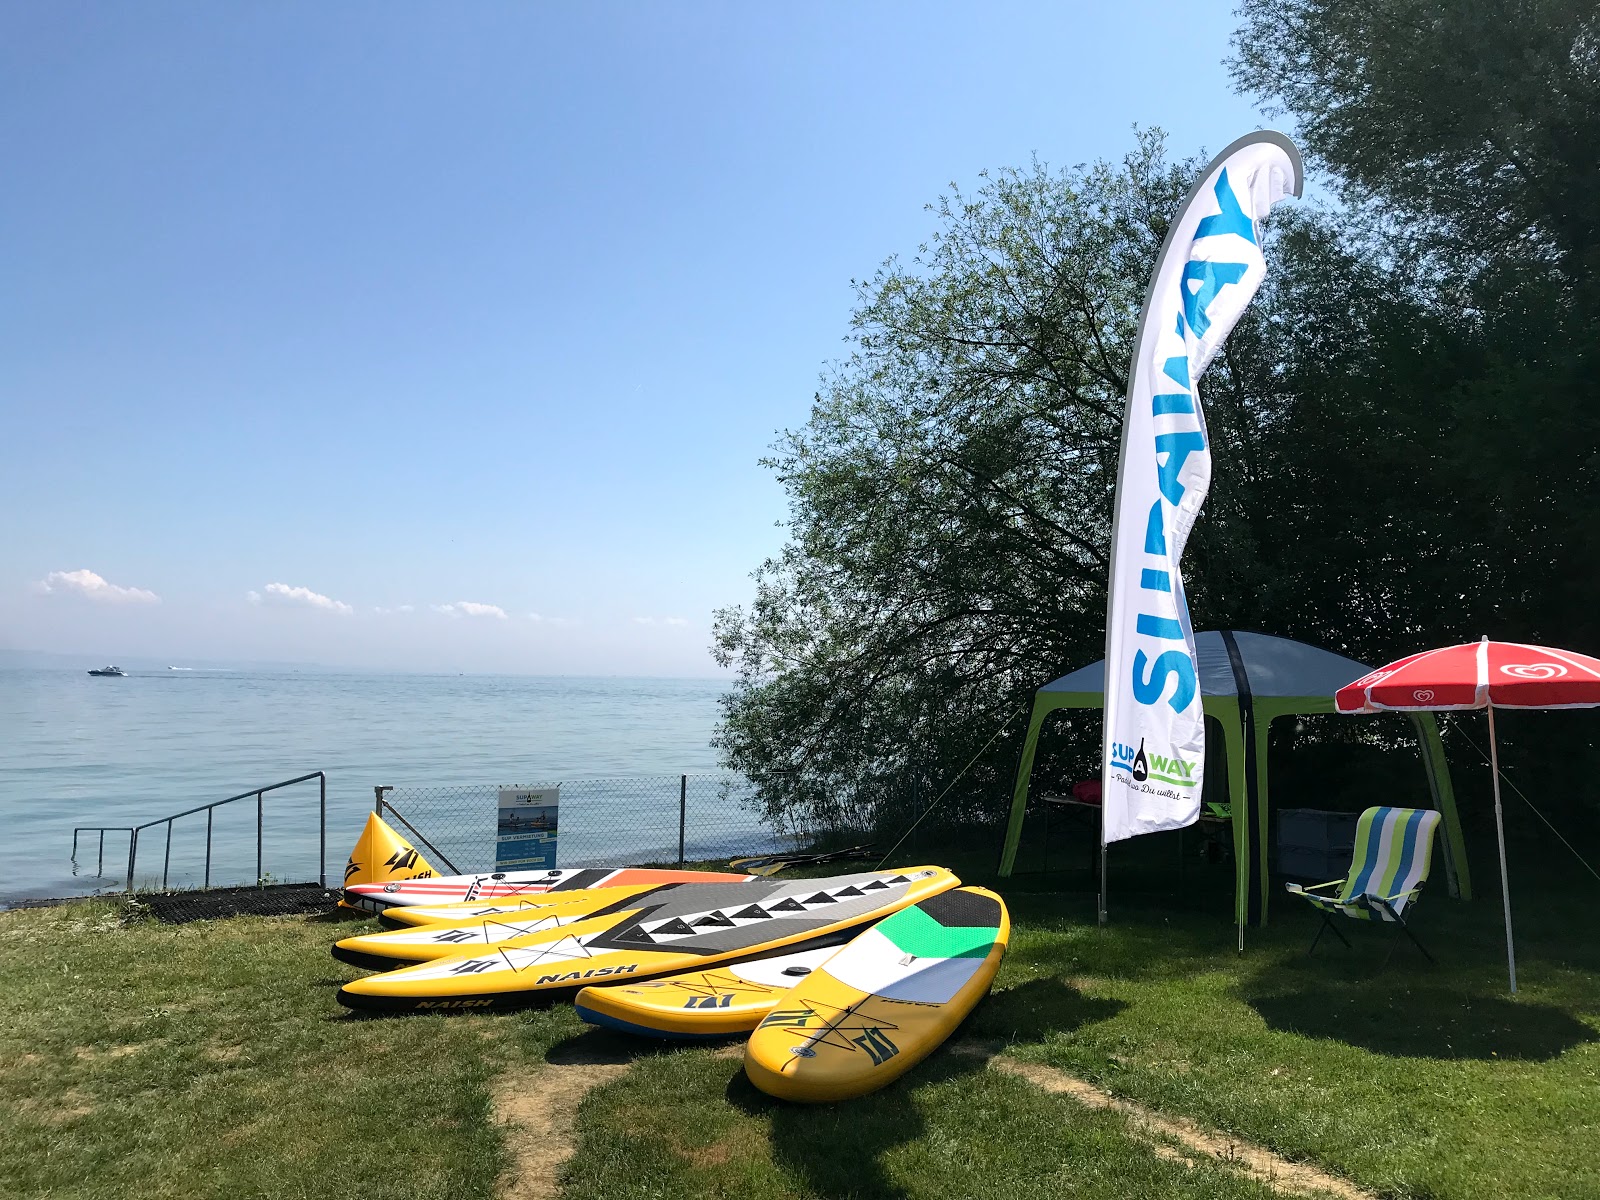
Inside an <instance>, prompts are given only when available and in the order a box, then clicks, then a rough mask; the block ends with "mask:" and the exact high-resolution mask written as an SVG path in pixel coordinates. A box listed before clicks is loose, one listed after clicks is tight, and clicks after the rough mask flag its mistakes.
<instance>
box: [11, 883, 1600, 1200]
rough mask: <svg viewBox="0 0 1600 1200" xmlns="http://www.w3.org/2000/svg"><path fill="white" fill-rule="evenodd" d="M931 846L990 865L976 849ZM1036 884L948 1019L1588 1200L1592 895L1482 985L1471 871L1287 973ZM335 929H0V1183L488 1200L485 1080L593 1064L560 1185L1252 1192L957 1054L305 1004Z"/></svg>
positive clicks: (1599, 1138) (1173, 1112)
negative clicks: (760, 1074) (594, 1081)
mask: <svg viewBox="0 0 1600 1200" xmlns="http://www.w3.org/2000/svg"><path fill="white" fill-rule="evenodd" d="M940 860H941V861H947V862H948V863H949V865H950V866H952V867H953V868H955V869H956V870H957V871H958V872H960V873H961V874H962V875H963V877H964V878H967V879H968V880H969V881H970V882H986V881H987V880H988V875H989V872H988V870H987V869H986V867H987V861H989V857H988V855H987V854H985V856H984V861H982V862H980V861H976V860H975V861H970V862H969V861H963V860H962V859H961V858H959V857H958V858H956V859H954V860H951V859H950V856H948V855H946V856H941V858H940ZM907 861H908V862H909V861H910V860H909V859H908V860H907ZM1060 882H1061V877H1060V876H1054V877H1046V876H1041V875H1034V876H1021V877H1019V878H1017V879H1015V880H1009V881H1005V884H1004V885H1003V886H1002V887H1001V889H1000V890H1001V891H1002V892H1003V894H1005V895H1006V897H1007V899H1008V901H1009V902H1010V905H1011V910H1012V917H1013V921H1014V925H1015V928H1014V935H1013V942H1012V952H1011V954H1010V955H1009V956H1008V957H1007V960H1006V963H1005V965H1004V967H1003V969H1002V972H1001V975H1000V979H999V982H998V984H997V989H996V993H995V995H994V996H992V997H991V998H990V1000H989V1001H987V1002H986V1003H985V1004H984V1005H983V1006H982V1007H980V1009H979V1010H978V1012H977V1013H976V1014H975V1016H974V1017H973V1019H972V1020H971V1021H970V1022H969V1023H968V1025H967V1027H966V1028H964V1029H963V1030H962V1031H961V1033H960V1034H959V1035H958V1037H959V1038H962V1039H965V1040H966V1041H968V1042H971V1041H974V1040H981V1041H983V1042H988V1043H995V1042H998V1043H1005V1044H1006V1046H1007V1048H1008V1049H1007V1053H1008V1054H1009V1055H1010V1057H1011V1058H1013V1059H1022V1060H1025V1061H1027V1062H1036V1063H1040V1064H1046V1065H1048V1066H1050V1067H1054V1068H1059V1069H1060V1070H1063V1071H1066V1072H1068V1073H1070V1074H1071V1075H1073V1076H1076V1077H1077V1078H1079V1079H1083V1080H1087V1081H1089V1082H1091V1083H1094V1084H1096V1085H1098V1086H1099V1087H1101V1088H1103V1089H1104V1090H1106V1091H1108V1092H1111V1093H1114V1094H1116V1095H1118V1096H1121V1097H1125V1098H1128V1099H1130V1100H1133V1101H1136V1102H1138V1103H1140V1104H1142V1105H1144V1106H1145V1107H1146V1108H1149V1109H1152V1110H1155V1111H1157V1112H1159V1113H1161V1114H1164V1115H1168V1116H1174V1117H1186V1118H1190V1119H1192V1120H1193V1121H1195V1122H1197V1123H1199V1124H1200V1125H1202V1126H1204V1127H1206V1128H1207V1129H1210V1130H1214V1131H1219V1132H1224V1133H1231V1134H1236V1135H1238V1136H1240V1137H1243V1138H1245V1139H1248V1140H1250V1141H1253V1142H1255V1143H1257V1144H1259V1145H1262V1146H1266V1147H1268V1148H1270V1149H1272V1150H1275V1151H1277V1152H1279V1153H1280V1154H1283V1155H1285V1156H1287V1157H1289V1158H1292V1159H1297V1160H1305V1161H1307V1162H1310V1163H1315V1164H1317V1165H1320V1166H1321V1167H1323V1168H1325V1169H1327V1170H1330V1171H1332V1172H1334V1173H1336V1174H1338V1175H1341V1176H1343V1177H1345V1178H1347V1179H1349V1180H1350V1181H1352V1182H1354V1183H1355V1184H1357V1185H1359V1186H1361V1187H1363V1188H1365V1189H1367V1190H1369V1191H1370V1192H1373V1193H1375V1194H1378V1195H1382V1196H1392V1197H1405V1198H1413V1197H1414V1198H1418V1200H1421V1198H1428V1200H1445V1198H1460V1200H1477V1198H1478V1197H1484V1196H1496V1197H1528V1198H1530V1200H1531V1198H1533V1197H1541V1198H1542V1197H1573V1198H1578V1197H1594V1196H1597V1195H1600V946H1597V943H1596V939H1595V938H1594V936H1593V934H1592V927H1593V926H1592V920H1591V919H1590V918H1591V914H1592V910H1593V904H1592V899H1593V897H1592V896H1585V895H1584V894H1582V893H1581V892H1576V891H1574V892H1571V893H1564V892H1561V891H1542V892H1541V891H1539V890H1538V888H1537V887H1536V886H1530V887H1529V888H1528V889H1526V890H1525V891H1524V892H1523V893H1522V894H1521V895H1520V896H1519V912H1518V920H1519V924H1518V933H1519V941H1518V950H1519V966H1520V968H1521V971H1520V980H1519V982H1520V983H1521V985H1522V993H1521V994H1520V995H1519V996H1518V997H1517V998H1516V999H1515V1000H1512V999H1511V998H1509V997H1508V996H1506V995H1505V990H1504V989H1505V981H1504V976H1503V965H1504V964H1503V961H1502V960H1501V959H1500V958H1499V957H1498V955H1499V954H1500V952H1501V950H1502V947H1501V946H1500V943H1499V941H1498V936H1499V926H1498V918H1499V909H1498V904H1497V903H1496V900H1495V897H1494V892H1493V886H1492V884H1491V885H1490V887H1489V889H1488V893H1489V894H1488V898H1486V899H1482V900H1479V901H1476V902H1474V903H1472V904H1456V903H1452V902H1450V901H1448V900H1444V899H1441V898H1440V897H1438V896H1435V897H1432V898H1431V899H1430V900H1429V901H1427V902H1425V903H1424V905H1423V906H1422V909H1421V910H1420V911H1419V915H1418V918H1417V919H1418V923H1419V930H1420V932H1421V934H1422V936H1423V938H1424V940H1425V941H1427V942H1428V944H1429V945H1430V946H1431V948H1432V949H1433V950H1434V952H1435V954H1436V956H1437V957H1439V958H1440V960H1441V962H1442V963H1443V964H1444V965H1443V966H1441V967H1439V968H1428V967H1427V966H1426V965H1425V964H1422V963H1421V962H1420V960H1419V959H1418V958H1417V957H1416V956H1415V954H1414V952H1413V951H1411V950H1410V948H1409V947H1406V946H1402V947H1401V948H1399V949H1398V950H1396V952H1395V955H1394V959H1393V962H1392V963H1391V965H1390V966H1389V967H1388V968H1387V969H1386V970H1380V969H1379V964H1380V962H1381V960H1382V958H1383V955H1384V953H1385V952H1386V951H1387V949H1388V940H1387V939H1386V938H1384V937H1382V936H1381V935H1382V934H1383V933H1385V932H1387V931H1384V930H1368V929H1364V928H1362V929H1355V930H1354V931H1353V933H1352V937H1353V940H1355V942H1356V949H1355V951H1353V952H1347V951H1345V950H1344V948H1343V947H1341V946H1339V945H1338V944H1337V943H1335V944H1333V945H1332V946H1326V945H1325V946H1324V947H1321V948H1319V951H1318V954H1317V956H1316V957H1315V958H1310V959H1308V958H1306V956H1305V954H1304V947H1305V945H1306V943H1307V942H1308V941H1309V940H1310V936H1311V933H1312V931H1313V929H1314V927H1315V924H1314V917H1313V914H1312V913H1311V912H1310V911H1309V909H1307V910H1306V911H1305V912H1299V911H1296V910H1294V909H1291V908H1289V907H1288V906H1287V905H1282V906H1280V907H1279V909H1278V910H1276V912H1275V914H1274V915H1275V922H1274V924H1273V925H1272V926H1271V927H1270V928H1269V929H1267V930H1263V931H1252V933H1251V938H1250V946H1249V948H1248V950H1247V952H1246V953H1245V954H1244V955H1243V956H1242V957H1241V956H1239V955H1236V954H1235V953H1234V952H1233V948H1232V931H1231V929H1230V928H1229V927H1228V926H1227V925H1226V923H1225V918H1223V917H1221V915H1220V913H1221V912H1222V911H1223V910H1224V909H1225V907H1226V906H1225V904H1222V903H1218V904H1210V903H1208V902H1204V901H1201V902H1196V903H1193V904H1187V905H1184V904H1179V903H1177V902H1175V901H1174V900H1173V898H1172V897H1171V896H1170V895H1168V896H1156V895H1149V896H1145V897H1141V896H1139V895H1138V894H1137V893H1136V891H1135V890H1134V889H1131V888H1125V889H1124V893H1123V894H1122V895H1121V896H1120V897H1119V896H1118V895H1117V893H1113V900H1114V904H1113V917H1114V923H1113V924H1112V925H1111V926H1110V927H1108V928H1106V929H1099V928H1096V927H1095V926H1094V924H1093V919H1094V918H1093V907H1094V906H1093V900H1092V897H1089V896H1087V895H1083V894H1072V893H1063V892H1059V891H1053V890H1049V889H1051V888H1054V887H1057V886H1059V885H1060ZM1591 890H1592V889H1591ZM369 927H371V926H370V925H369V924H368V923H366V922H352V921H341V920H336V919H332V918H311V919H303V918H236V919H233V920H229V921H217V922H207V923H200V924H195V925H187V926H179V927H169V926H162V925H156V924H151V923H142V922H141V923H133V924H124V923H123V922H121V920H120V919H119V916H118V910H117V909H116V908H115V907H114V906H113V905H112V904H111V903H110V902H107V901H91V902H84V903H78V904H72V905H68V906H64V907H61V908H53V909H38V910H23V911H16V912H9V913H0V979H3V980H4V981H5V987H4V990H3V993H0V1139H3V1140H0V1144H3V1145H4V1146H5V1153H4V1154H3V1155H0V1195H3V1196H6V1197H33V1196H50V1197H113V1196H115V1197H124V1196H139V1197H167V1196H171V1197H180V1196H181V1197H209V1196H217V1197H224V1196H226V1197H229V1198H230V1200H240V1198H248V1197H317V1198H323V1197H336V1196H344V1195H351V1196H361V1197H370V1198H372V1200H380V1198H384V1197H396V1198H399V1197H406V1198H411V1200H423V1198H428V1197H440V1198H443V1197H449V1198H450V1200H471V1198H475V1197H485V1198H487V1197H491V1196H494V1195H495V1194H496V1187H497V1180H500V1179H502V1178H504V1176H503V1172H505V1171H506V1169H507V1167H508V1165H509V1164H510V1163H511V1161H512V1152H513V1150H514V1149H515V1146H514V1145H512V1144H510V1143H509V1142H508V1139H507V1136H506V1135H505V1134H504V1133H503V1132H502V1128H501V1127H500V1126H499V1125H497V1124H496V1123H495V1121H494V1119H493V1116H492V1113H491V1100H490V1096H491V1093H492V1092H493V1090H494V1088H495V1086H496V1081H497V1080H499V1081H500V1084H501V1087H502V1089H504V1087H505V1086H506V1081H507V1080H510V1081H513V1082H515V1081H517V1080H523V1079H525V1080H527V1082H528V1087H529V1088H538V1087H539V1086H540V1084H539V1082H538V1081H539V1079H540V1078H541V1072H548V1071H553V1070H555V1069H556V1068H555V1067H552V1066H550V1065H548V1064H552V1063H553V1064H560V1063H563V1062H573V1061H583V1060H585V1058H588V1057H596V1058H602V1059H603V1058H606V1057H611V1058H613V1059H614V1058H617V1057H619V1056H620V1057H622V1058H623V1059H625V1060H626V1061H627V1062H628V1063H629V1066H628V1069H627V1070H626V1071H625V1072H624V1073H622V1074H620V1076H619V1077H616V1078H614V1079H612V1081H611V1082H607V1083H604V1084H603V1085H601V1086H599V1087H597V1088H596V1089H595V1090H593V1091H592V1092H590V1093H589V1094H588V1096H587V1098H586V1099H584V1100H583V1102H582V1104H581V1106H580V1108H579V1110H578V1114H577V1124H576V1154H575V1156H574V1157H573V1158H572V1159H571V1160H570V1161H569V1162H568V1163H567V1165H566V1166H565V1168H563V1173H562V1176H561V1180H560V1182H561V1186H562V1188H563V1191H562V1193H561V1194H564V1195H566V1196H568V1197H596V1198H598V1197H602V1196H605V1197H616V1196H640V1197H644V1196H651V1197H675V1196H683V1197H690V1196H702V1195H728V1196H732V1195H740V1196H752V1197H768V1196H770V1197H805V1196H827V1197H831V1196H847V1195H850V1196H863V1197H867V1196H871V1197H902V1196H904V1197H967V1196H972V1197H983V1196H993V1197H1024V1196H1041V1197H1043V1196H1051V1197H1106V1198H1108V1200H1110V1198H1124V1197H1141V1196H1163V1197H1175V1198H1178V1200H1186V1198H1189V1197H1196V1198H1198V1197H1270V1196H1273V1195H1275V1194H1277V1193H1276V1192H1275V1191H1274V1190H1273V1189H1271V1188H1269V1187H1267V1186H1265V1185H1263V1184H1261V1183H1260V1182H1257V1181H1255V1180H1252V1179H1250V1178H1248V1177H1245V1176H1244V1175H1242V1174H1241V1173H1239V1172H1238V1171H1236V1170H1234V1169H1232V1168H1231V1167H1230V1166H1228V1165H1227V1164H1225V1163H1217V1162H1209V1161H1200V1162H1198V1163H1195V1162H1193V1161H1191V1162H1190V1163H1189V1164H1188V1165H1186V1164H1185V1163H1184V1162H1182V1161H1180V1160H1179V1156H1177V1155H1175V1154H1174V1153H1173V1152H1172V1150H1171V1149H1169V1148H1166V1147H1163V1146H1162V1145H1160V1144H1154V1145H1153V1144H1152V1143H1151V1142H1150V1140H1149V1138H1148V1137H1140V1136H1136V1134H1135V1131H1134V1130H1132V1129H1131V1128H1130V1127H1129V1125H1128V1123H1127V1119H1126V1118H1125V1117H1124V1116H1122V1115H1119V1114H1117V1113H1114V1112H1109V1111H1103V1110H1091V1109H1087V1108H1084V1107H1082V1106H1080V1105H1079V1104H1078V1103H1077V1102H1076V1101H1074V1100H1072V1099H1070V1098H1068V1097H1065V1096H1060V1095H1051V1094H1048V1093H1047V1092H1045V1091H1043V1090H1041V1089H1040V1088H1038V1087H1036V1086H1034V1084H1032V1083H1030V1082H1028V1081H1027V1080H1025V1079H1022V1078H1018V1077H1017V1076H1016V1075H1015V1074H1013V1073H1003V1072H1001V1071H998V1070H994V1069H990V1068H989V1067H987V1066H986V1065H985V1061H984V1059H983V1058H981V1057H978V1056H974V1055H970V1054H959V1053H953V1052H949V1051H945V1052H941V1053H938V1054H936V1055H935V1056H934V1057H932V1058H931V1059H929V1060H928V1061H927V1062H926V1063H924V1064H922V1065H921V1066H920V1067H918V1068H917V1069H916V1070H914V1071H912V1072H911V1073H910V1074H909V1075H908V1076H907V1077H906V1078H905V1079H903V1080H902V1081H901V1082H900V1083H899V1084H897V1085H895V1086H893V1087H891V1088H888V1089H886V1090H885V1091H883V1092H881V1093H878V1094H877V1095H875V1096H871V1097H867V1098H865V1099H862V1100H859V1101H854V1102H851V1103H848V1104H843V1105H837V1106H831V1107H819V1108H800V1107H794V1106H789V1105H784V1104H779V1103H776V1102H774V1101H771V1100H769V1099H768V1098H767V1097H765V1096H763V1095H762V1094H761V1093H759V1092H757V1091H755V1090H754V1089H753V1088H751V1087H750V1086H749V1085H748V1084H747V1083H746V1082H745V1080H744V1077H743V1074H742V1072H741V1071H740V1069H739V1064H738V1060H737V1058H736V1057H735V1058H730V1057H728V1056H727V1053H726V1051H724V1052H723V1053H722V1054H720V1055H719V1054H718V1052H717V1051H716V1050H715V1049H706V1048H689V1049H677V1048H667V1049H662V1048H658V1047H655V1046H651V1045H646V1044H634V1043H631V1042H627V1041H625V1040H622V1039H617V1038H614V1037H612V1036H611V1035H606V1034H601V1033H599V1032H595V1031H588V1030H587V1028H586V1027H585V1026H583V1025H582V1024H581V1023H580V1022H578V1021H577V1019H576V1018H575V1016H574V1015H573V1013H572V1011H571V1008H570V1006H560V1007H556V1008H551V1009H547V1010H535V1011H530V1012H526V1013H521V1014H505V1015H477V1016H474V1015H456V1016H422V1017H403V1018H387V1019H383V1018H380V1019H371V1018H368V1019H360V1018H354V1017H351V1016H347V1015H346V1014H345V1013H344V1011H343V1010H342V1009H340V1008H339V1007H338V1006H337V1005H336V1004H335V1003H334V1001H333V990H334V988H335V987H336V986H337V985H338V984H339V983H340V982H342V981H343V980H344V979H346V978H349V977H351V976H352V975H353V974H355V973H356V972H354V971H353V970H352V969H349V968H346V967H344V966H342V965H340V964H338V963H336V962H334V961H333V960H332V959H331V958H330V957H329V956H328V953H327V947H328V945H329V944H330V943H331V942H332V941H333V940H334V939H335V937H337V936H343V935H344V934H346V933H349V932H354V931H356V930H359V929H364V928H369ZM1361 935H1368V936H1361ZM529 1194H539V1193H538V1192H537V1190H535V1191H533V1192H530V1193H529ZM551 1194H554V1193H551Z"/></svg>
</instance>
